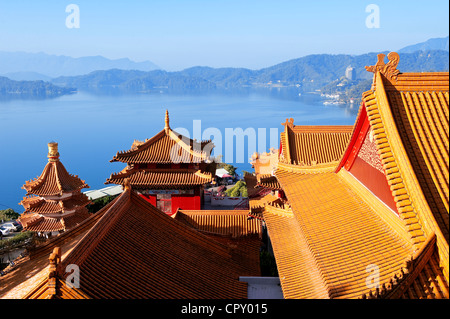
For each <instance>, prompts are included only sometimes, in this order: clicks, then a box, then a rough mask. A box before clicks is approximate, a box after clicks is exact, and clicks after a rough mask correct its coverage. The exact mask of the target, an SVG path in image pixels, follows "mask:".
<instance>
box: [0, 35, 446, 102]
mask: <svg viewBox="0 0 450 319" xmlns="http://www.w3.org/2000/svg"><path fill="white" fill-rule="evenodd" d="M448 40H449V38H448V37H446V38H438V39H430V40H428V41H425V42H423V43H418V44H415V45H411V46H407V47H405V48H403V49H400V50H397V52H399V53H400V63H399V66H398V68H399V70H400V71H401V72H426V71H448V70H449V50H448V49H449V46H448ZM378 53H379V52H377V53H367V54H362V55H349V54H337V55H332V54H314V55H308V56H305V57H301V58H298V59H293V60H290V61H286V62H283V63H280V64H277V65H274V66H271V67H268V68H263V69H260V70H250V69H246V68H211V67H199V66H198V67H192V68H188V69H185V70H182V71H176V72H167V71H164V70H160V69H159V68H158V66H156V65H155V64H153V63H152V62H150V61H146V62H133V61H131V60H129V59H126V58H124V59H118V60H110V59H107V58H104V57H101V56H94V57H82V58H71V57H67V56H56V55H48V54H44V53H24V52H1V51H0V76H1V75H5V76H7V77H8V78H10V79H12V80H33V81H36V80H44V81H47V82H51V83H52V85H54V86H59V87H61V88H67V90H65V89H62V90H61V91H60V92H66V91H72V90H73V89H72V88H76V89H78V90H88V91H95V92H106V93H111V92H125V93H152V92H161V91H162V92H184V93H186V92H188V93H199V92H203V91H211V90H238V89H239V90H249V89H256V88H273V87H276V88H280V87H293V88H295V90H296V91H297V92H310V91H316V90H319V89H322V88H323V87H325V86H327V85H330V83H333V82H335V81H340V79H342V77H343V76H344V74H345V70H346V68H347V67H348V66H352V67H353V68H354V69H355V77H356V82H354V83H352V82H351V83H347V84H348V85H349V87H348V89H351V86H353V85H357V84H359V87H360V89H364V85H362V84H361V83H358V81H359V82H361V81H364V80H366V82H367V80H368V79H371V78H372V73H369V72H367V71H366V70H365V68H364V67H365V66H368V65H373V64H375V63H376V61H377V54H378ZM383 53H386V54H387V53H388V52H383ZM38 82H39V81H38ZM2 83H3V84H2ZM6 83H7V82H6V80H4V79H3V81H0V93H1V92H5V89H4V88H3V89H2V87H1V85H4V86H5V85H6ZM11 83H13V84H11ZM11 83H9V84H8V85H9V86H8V89H7V90H9V89H10V88H11V87H14V88H17V87H18V85H19V84H18V83H15V82H11ZM367 83H368V82H367ZM11 85H12V86H11ZM24 85H26V86H27V87H29V86H30V85H31V84H30V83H24ZM41 85H42V83H35V86H36V87H39V86H41ZM53 89H55V88H53ZM360 89H358V90H360ZM50 91H51V90H50ZM56 91H57V90H55V92H56ZM16 92H21V91H20V90H16ZM23 92H27V90H23ZM63 94H64V93H63Z"/></svg>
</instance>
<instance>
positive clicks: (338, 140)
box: [280, 119, 353, 165]
mask: <svg viewBox="0 0 450 319" xmlns="http://www.w3.org/2000/svg"><path fill="white" fill-rule="evenodd" d="M283 125H284V126H285V131H284V132H282V133H281V134H280V135H281V145H282V153H281V158H280V161H283V162H285V163H289V164H296V165H316V164H322V163H328V162H332V161H337V160H339V159H340V158H341V156H342V154H343V153H344V151H345V148H346V146H347V144H348V142H349V139H350V136H351V133H352V131H353V126H348V125H328V126H306V125H305V126H300V125H299V126H295V125H294V120H293V119H291V121H290V122H289V121H288V120H286V123H283Z"/></svg>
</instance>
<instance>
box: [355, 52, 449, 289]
mask: <svg viewBox="0 0 450 319" xmlns="http://www.w3.org/2000/svg"><path fill="white" fill-rule="evenodd" d="M390 55H392V59H391V60H394V58H395V56H396V54H395V53H391V54H390ZM397 56H398V55H397ZM388 57H389V56H388ZM397 60H398V58H397ZM448 81H449V74H448V72H433V73H404V74H402V73H399V72H396V75H395V76H393V75H392V73H389V72H388V73H383V72H381V73H380V72H376V73H375V76H374V83H373V87H372V89H371V91H368V92H365V93H364V94H363V102H364V105H365V107H366V110H367V115H368V118H369V121H370V125H371V127H372V129H373V131H374V133H375V134H374V138H375V142H376V144H377V148H378V153H379V154H380V158H381V161H382V163H383V168H384V170H385V172H386V177H387V179H388V183H389V185H390V187H391V191H392V195H393V197H394V200H395V201H396V202H397V210H398V211H399V213H400V217H401V218H402V219H403V220H404V222H405V225H406V226H405V227H406V229H407V231H408V232H409V234H410V236H411V241H412V243H413V245H414V249H415V250H417V249H420V247H421V245H423V244H424V242H425V238H427V237H428V236H430V234H432V233H435V234H436V245H437V248H438V252H439V253H438V255H439V256H440V266H441V267H443V273H444V275H445V278H446V280H447V281H448V273H449V262H448V258H449V257H448V256H449V248H448V242H449V231H448V229H449V221H448V219H449V209H448V165H449V156H448V137H449V135H448V134H449V133H448V123H449V114H448V103H449V102H448V85H449V82H448Z"/></svg>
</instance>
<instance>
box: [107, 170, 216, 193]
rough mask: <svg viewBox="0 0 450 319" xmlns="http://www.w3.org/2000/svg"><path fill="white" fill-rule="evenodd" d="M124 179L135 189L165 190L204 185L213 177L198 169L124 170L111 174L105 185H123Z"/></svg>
mask: <svg viewBox="0 0 450 319" xmlns="http://www.w3.org/2000/svg"><path fill="white" fill-rule="evenodd" d="M126 179H129V181H130V183H131V185H133V188H135V189H148V188H151V189H167V188H171V187H173V188H187V187H191V186H192V185H204V184H206V183H210V182H211V181H212V180H213V176H212V174H211V173H209V172H202V171H201V170H198V169H156V168H155V169H125V170H124V171H123V172H120V173H117V174H111V177H110V178H108V179H107V181H106V184H110V183H114V184H120V185H123V184H124V182H125V180H126Z"/></svg>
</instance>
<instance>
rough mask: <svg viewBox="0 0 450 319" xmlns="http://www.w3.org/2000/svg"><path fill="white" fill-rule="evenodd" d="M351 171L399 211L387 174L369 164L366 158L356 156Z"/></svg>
mask: <svg viewBox="0 0 450 319" xmlns="http://www.w3.org/2000/svg"><path fill="white" fill-rule="evenodd" d="M350 173H352V175H353V176H355V177H356V179H358V180H359V181H360V182H361V183H362V184H364V186H366V187H367V188H368V189H369V190H370V191H371V192H372V193H373V194H374V195H375V196H377V197H378V198H379V199H380V200H381V201H382V202H383V203H385V204H386V205H387V206H389V208H391V209H392V210H393V211H394V212H396V213H397V206H396V205H395V201H394V198H393V197H392V193H391V190H390V188H389V185H388V183H387V180H386V176H385V175H384V174H383V173H381V172H380V171H379V170H377V169H375V168H374V167H372V166H371V165H369V164H367V163H366V162H365V161H364V160H362V159H361V158H359V157H356V159H355V161H354V162H353V165H352V168H351V169H350Z"/></svg>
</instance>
